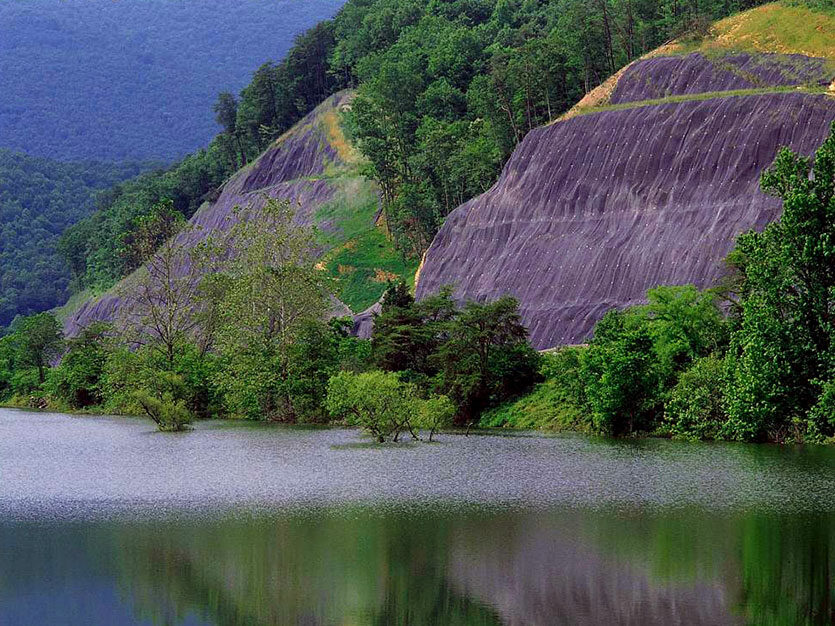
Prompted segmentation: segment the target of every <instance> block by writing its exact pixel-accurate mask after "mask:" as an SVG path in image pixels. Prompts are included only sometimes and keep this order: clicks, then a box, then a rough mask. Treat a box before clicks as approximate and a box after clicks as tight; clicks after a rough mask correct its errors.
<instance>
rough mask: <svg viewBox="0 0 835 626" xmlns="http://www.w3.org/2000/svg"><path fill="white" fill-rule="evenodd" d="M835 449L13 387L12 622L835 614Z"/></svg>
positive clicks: (663, 620)
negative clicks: (56, 395)
mask: <svg viewBox="0 0 835 626" xmlns="http://www.w3.org/2000/svg"><path fill="white" fill-rule="evenodd" d="M833 575H835V449H831V448H820V447H806V448H779V447H776V446H754V445H732V444H718V445H707V444H684V443H674V442H667V441H638V442H617V441H606V440H595V439H588V438H582V437H574V436H567V437H522V436H513V437H498V436H470V437H463V436H450V435H446V436H442V437H441V441H440V443H438V444H432V445H430V444H418V445H400V446H387V447H379V446H376V445H369V444H368V443H366V442H365V441H364V440H363V439H362V438H361V437H360V436H359V435H358V433H356V432H353V431H346V430H301V429H286V428H274V427H267V426H259V425H256V426H251V425H245V424H228V423H220V422H208V423H201V424H200V425H199V426H198V428H197V429H196V430H195V431H193V432H190V433H186V434H180V435H170V434H169V435H166V434H160V433H156V432H154V430H153V429H152V427H151V424H150V423H148V422H146V421H142V420H134V419H126V418H87V417H85V418H75V417H69V416H64V415H57V414H43V413H40V414H35V413H26V412H19V411H5V410H2V409H0V624H4V625H5V624H190V625H191V624H195V625H196V624H561V623H564V624H601V623H603V624H617V623H629V624H653V623H657V624H676V623H680V624H746V623H751V624H796V623H820V624H828V623H831V622H832V621H833V618H835V608H833V607H835V591H833V588H835V578H834V577H833Z"/></svg>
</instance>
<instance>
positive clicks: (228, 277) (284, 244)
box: [217, 199, 330, 421]
mask: <svg viewBox="0 0 835 626" xmlns="http://www.w3.org/2000/svg"><path fill="white" fill-rule="evenodd" d="M294 216H295V211H294V209H293V207H292V206H291V205H290V203H289V202H287V201H279V200H272V199H266V201H265V204H264V206H263V207H262V208H260V209H254V208H249V209H247V210H244V211H241V212H240V213H239V215H238V217H239V221H238V223H237V224H236V225H235V227H234V228H233V230H232V232H231V234H230V238H229V241H230V243H231V246H232V255H233V258H232V261H231V262H230V264H229V267H228V269H226V270H225V271H224V279H225V281H226V284H227V288H226V290H225V292H223V293H222V294H221V296H220V297H221V299H220V311H221V320H220V324H219V332H218V338H217V346H218V352H219V354H220V356H221V359H222V361H223V364H224V371H223V373H222V374H221V375H220V378H219V380H218V384H219V387H220V388H221V390H222V391H223V393H225V395H226V398H227V402H228V403H229V405H230V408H232V409H233V410H234V411H235V412H238V413H240V414H243V415H247V416H250V417H268V418H270V419H283V420H287V421H295V420H296V419H297V414H298V412H299V411H298V407H297V403H296V399H295V398H294V393H293V385H292V382H293V381H292V380H291V378H292V374H291V373H292V371H293V370H294V368H295V367H296V366H299V365H301V364H300V363H298V361H296V359H295V358H294V357H296V356H298V357H299V358H309V357H310V355H309V354H308V355H305V354H304V353H301V354H299V353H297V352H296V351H294V349H293V348H294V346H296V345H297V342H298V341H299V340H300V339H301V337H302V336H305V333H309V334H308V336H307V340H308V341H311V340H313V339H314V338H315V334H316V333H315V331H313V332H311V325H315V324H316V323H317V322H319V321H320V320H322V319H323V318H324V317H325V314H326V313H327V311H328V308H329V306H330V300H329V296H330V292H329V289H328V284H327V279H326V277H325V276H324V275H323V273H322V272H321V271H320V270H317V269H316V268H315V267H314V259H313V256H312V254H313V250H314V245H315V240H314V236H313V232H312V230H311V229H310V228H305V227H302V226H299V225H297V224H296V223H295V222H294ZM322 332H324V331H322ZM311 335H312V336H311Z"/></svg>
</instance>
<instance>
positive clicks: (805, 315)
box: [727, 125, 835, 441]
mask: <svg viewBox="0 0 835 626" xmlns="http://www.w3.org/2000/svg"><path fill="white" fill-rule="evenodd" d="M833 181H835V125H833V129H832V131H831V133H830V135H829V137H828V138H827V140H826V141H825V142H824V143H823V145H822V146H821V147H820V148H819V149H818V151H817V152H816V154H815V158H814V163H812V161H811V160H810V159H808V158H806V157H801V156H799V155H796V154H794V153H792V152H791V151H790V150H788V149H783V150H782V151H781V152H780V153H779V155H778V156H777V159H776V160H775V162H774V165H773V166H772V168H771V169H769V170H768V171H767V172H766V173H764V174H763V177H762V187H763V189H764V190H765V191H766V192H769V193H772V194H773V195H776V196H778V197H780V198H781V199H782V200H783V215H782V217H781V219H780V220H779V221H777V222H774V223H772V224H769V225H768V226H767V227H766V228H765V229H764V230H763V232H762V233H756V232H751V233H747V234H745V235H743V236H741V237H740V238H739V243H738V251H739V254H740V255H741V256H742V258H743V260H742V261H741V262H740V263H739V265H740V266H741V270H740V271H741V274H742V279H741V283H742V285H743V289H744V292H743V293H744V297H743V298H742V301H741V320H740V324H739V327H738V329H737V330H736V332H734V335H733V339H732V346H731V355H730V367H731V370H732V375H731V377H730V379H729V383H728V391H727V393H728V400H729V401H728V413H729V417H730V421H729V424H728V436H730V437H733V438H735V439H746V440H762V439H772V440H778V441H779V440H783V439H786V438H792V439H803V438H804V437H806V436H808V437H811V438H813V439H820V438H824V437H829V436H832V434H833V432H835V431H833V425H832V423H831V421H829V420H828V419H827V418H828V416H825V415H824V414H823V413H824V412H823V411H822V409H821V407H822V406H826V403H827V402H828V399H827V398H828V387H829V383H828V381H830V380H832V379H833V375H835V370H833V366H835V344H833V326H832V311H833V307H835V182H833ZM822 392H823V393H822ZM819 403H823V404H819ZM816 406H817V407H818V408H816V409H815V410H814V411H813V410H812V408H813V407H816Z"/></svg>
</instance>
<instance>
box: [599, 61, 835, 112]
mask: <svg viewBox="0 0 835 626" xmlns="http://www.w3.org/2000/svg"><path fill="white" fill-rule="evenodd" d="M831 79H832V72H831V70H829V69H828V67H827V60H826V59H818V58H810V57H806V56H803V55H801V54H731V55H726V56H722V57H719V58H716V59H711V58H708V57H706V56H704V55H703V54H700V53H698V52H694V53H692V54H688V55H686V56H674V57H652V58H648V59H642V60H640V61H636V62H635V63H633V64H632V65H630V66H629V68H628V69H627V70H626V72H624V75H623V76H622V77H621V78H620V80H618V84H617V87H616V88H615V90H614V92H613V93H612V96H611V98H610V102H611V103H612V104H621V103H624V102H639V101H641V100H657V99H660V98H666V97H669V96H677V95H686V94H699V93H709V92H719V91H732V90H737V89H762V88H769V87H792V86H797V85H826V84H827V83H828V82H829V81H830V80H831Z"/></svg>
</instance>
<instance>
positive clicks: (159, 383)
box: [135, 372, 192, 432]
mask: <svg viewBox="0 0 835 626" xmlns="http://www.w3.org/2000/svg"><path fill="white" fill-rule="evenodd" d="M182 386H183V380H182V378H181V377H180V376H179V375H178V374H175V373H173V372H160V373H159V375H158V376H157V377H155V378H154V379H153V384H152V385H151V388H150V389H141V390H138V391H136V392H135V398H136V402H137V403H138V404H139V406H141V407H142V410H143V411H144V412H145V414H146V415H147V416H148V417H150V418H151V419H152V420H153V421H154V423H155V424H156V425H157V428H159V430H161V431H164V432H178V431H182V430H185V429H186V427H187V425H188V424H189V423H191V421H192V414H191V413H190V412H189V410H188V408H187V407H186V405H185V402H184V401H183V400H182V399H181V396H182V395H183V394H182Z"/></svg>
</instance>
